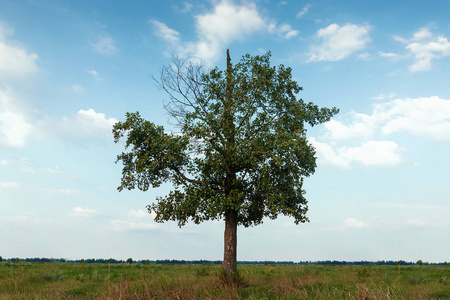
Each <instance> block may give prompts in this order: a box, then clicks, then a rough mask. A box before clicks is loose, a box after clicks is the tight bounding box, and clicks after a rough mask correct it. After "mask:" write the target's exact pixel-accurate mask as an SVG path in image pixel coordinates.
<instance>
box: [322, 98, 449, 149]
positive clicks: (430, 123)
mask: <svg viewBox="0 0 450 300" xmlns="http://www.w3.org/2000/svg"><path fill="white" fill-rule="evenodd" d="M395 96H396V94H395V93H391V94H389V95H387V96H386V95H384V94H380V95H378V96H376V97H374V98H373V99H376V100H382V99H386V98H390V99H392V98H393V97H395ZM348 116H349V119H350V120H349V121H347V123H348V124H344V122H342V121H338V120H331V121H329V122H327V123H325V124H324V127H325V129H326V133H325V136H326V137H327V138H329V139H331V140H345V139H350V138H357V137H360V138H369V137H370V136H372V135H373V134H374V132H375V131H377V130H381V132H382V133H383V134H385V135H389V134H391V133H395V132H407V133H409V134H412V135H416V136H421V137H426V138H432V139H435V140H437V141H450V100H447V99H441V98H439V97H438V96H433V97H423V98H405V99H395V100H391V101H387V102H383V103H375V104H374V105H373V112H372V114H371V115H366V114H360V113H355V112H351V113H349V114H348Z"/></svg>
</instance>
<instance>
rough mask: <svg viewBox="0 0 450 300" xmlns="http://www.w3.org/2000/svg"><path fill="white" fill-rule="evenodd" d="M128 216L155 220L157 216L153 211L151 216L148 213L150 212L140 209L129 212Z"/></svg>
mask: <svg viewBox="0 0 450 300" xmlns="http://www.w3.org/2000/svg"><path fill="white" fill-rule="evenodd" d="M128 215H129V216H130V217H136V218H144V217H148V216H151V217H152V218H153V219H154V218H155V216H156V214H155V212H154V211H152V212H151V213H150V214H149V213H148V210H143V209H138V210H130V211H129V212H128Z"/></svg>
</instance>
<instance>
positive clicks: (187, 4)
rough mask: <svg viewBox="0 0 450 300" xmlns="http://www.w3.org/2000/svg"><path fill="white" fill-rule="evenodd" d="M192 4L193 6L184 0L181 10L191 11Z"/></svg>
mask: <svg viewBox="0 0 450 300" xmlns="http://www.w3.org/2000/svg"><path fill="white" fill-rule="evenodd" d="M192 6H193V5H192V4H191V3H189V2H184V3H183V9H182V10H181V12H184V13H187V12H189V11H191V9H192Z"/></svg>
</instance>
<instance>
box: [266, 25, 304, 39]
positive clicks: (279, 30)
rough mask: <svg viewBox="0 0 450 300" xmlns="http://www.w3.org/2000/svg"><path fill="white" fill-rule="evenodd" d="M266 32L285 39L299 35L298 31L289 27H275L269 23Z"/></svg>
mask: <svg viewBox="0 0 450 300" xmlns="http://www.w3.org/2000/svg"><path fill="white" fill-rule="evenodd" d="M268 30H269V33H275V34H277V35H278V36H280V37H282V38H285V39H290V38H293V37H295V36H297V35H298V34H299V31H298V30H294V29H292V27H291V26H290V25H288V24H282V25H280V26H277V24H276V22H272V23H270V24H269V27H268Z"/></svg>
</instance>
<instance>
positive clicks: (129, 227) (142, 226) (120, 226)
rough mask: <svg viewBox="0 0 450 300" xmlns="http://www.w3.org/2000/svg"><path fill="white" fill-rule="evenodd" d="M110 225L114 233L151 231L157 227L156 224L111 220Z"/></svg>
mask: <svg viewBox="0 0 450 300" xmlns="http://www.w3.org/2000/svg"><path fill="white" fill-rule="evenodd" d="M111 225H112V229H113V230H114V231H134V230H151V229H156V228H158V227H159V226H158V225H157V224H148V223H134V222H128V221H122V220H113V221H111Z"/></svg>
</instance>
